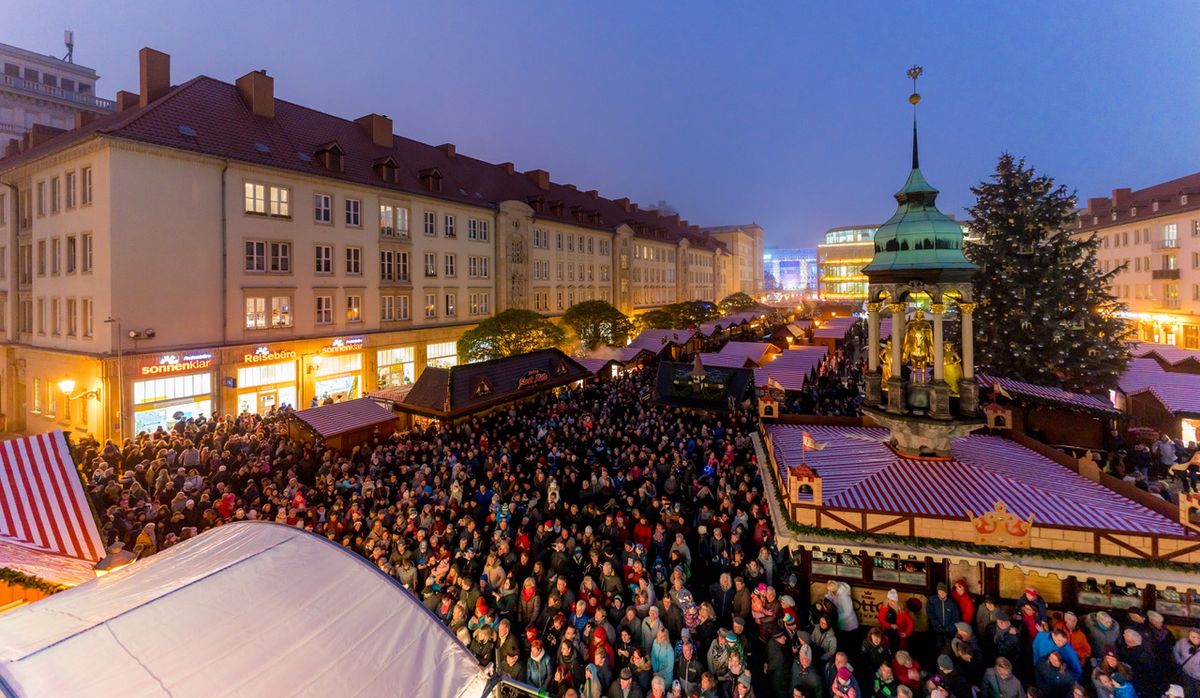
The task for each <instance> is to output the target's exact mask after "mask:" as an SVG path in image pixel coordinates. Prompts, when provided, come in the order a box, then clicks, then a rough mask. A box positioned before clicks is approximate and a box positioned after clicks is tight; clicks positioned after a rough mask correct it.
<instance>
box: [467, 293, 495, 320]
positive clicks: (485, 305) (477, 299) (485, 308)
mask: <svg viewBox="0 0 1200 698" xmlns="http://www.w3.org/2000/svg"><path fill="white" fill-rule="evenodd" d="M490 295H491V294H489V293H486V292H480V293H472V294H471V314H472V315H487V314H488V313H489V312H490V308H489V306H490V305H491V303H490V301H491V299H490V298H489V296H490Z"/></svg>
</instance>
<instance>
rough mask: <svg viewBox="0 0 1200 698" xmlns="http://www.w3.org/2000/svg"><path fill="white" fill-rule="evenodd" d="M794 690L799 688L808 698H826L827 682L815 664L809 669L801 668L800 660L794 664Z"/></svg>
mask: <svg viewBox="0 0 1200 698" xmlns="http://www.w3.org/2000/svg"><path fill="white" fill-rule="evenodd" d="M792 688H799V689H800V692H801V693H803V694H804V695H805V697H806V698H825V693H826V691H825V682H824V681H823V677H822V676H821V670H820V669H818V668H817V665H816V663H815V662H812V663H810V664H809V665H808V668H807V669H805V668H804V667H802V666H800V662H799V660H797V661H794V662H792Z"/></svg>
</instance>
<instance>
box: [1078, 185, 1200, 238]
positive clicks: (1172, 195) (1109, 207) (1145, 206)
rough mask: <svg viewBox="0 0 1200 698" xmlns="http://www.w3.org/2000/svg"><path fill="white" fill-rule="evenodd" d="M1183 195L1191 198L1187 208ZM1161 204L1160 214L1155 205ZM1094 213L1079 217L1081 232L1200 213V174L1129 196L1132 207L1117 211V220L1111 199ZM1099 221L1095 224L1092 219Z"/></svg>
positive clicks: (1082, 214)
mask: <svg viewBox="0 0 1200 698" xmlns="http://www.w3.org/2000/svg"><path fill="white" fill-rule="evenodd" d="M1180 194H1189V196H1188V202H1187V203H1186V204H1183V203H1180V197H1179V195H1180ZM1155 201H1157V202H1158V210H1157V211H1155V210H1154V205H1153V204H1154V202H1155ZM1097 204H1098V205H1097V206H1096V208H1095V210H1085V211H1084V212H1083V213H1081V214H1080V218H1079V220H1080V221H1081V222H1082V225H1081V226H1080V228H1079V230H1081V231H1092V230H1100V229H1102V228H1109V227H1112V226H1117V225H1127V224H1129V223H1132V222H1136V221H1143V220H1149V219H1151V218H1157V217H1159V216H1167V215H1171V214H1174V213H1183V212H1186V211H1194V210H1196V209H1200V172H1197V173H1195V174H1190V175H1186V176H1184V177H1180V178H1178V179H1172V180H1171V181H1169V182H1163V183H1161V184H1155V185H1154V186H1152V187H1146V188H1145V189H1138V190H1137V191H1135V192H1131V193H1130V194H1129V203H1128V204H1127V205H1125V206H1122V207H1120V208H1118V209H1117V219H1116V220H1113V217H1112V213H1113V204H1112V199H1111V198H1106V199H1103V200H1102V201H1100V202H1097ZM1134 207H1136V208H1137V215H1136V216H1134V215H1131V209H1132V208H1134ZM1093 216H1095V217H1096V218H1097V221H1096V223H1095V224H1093V223H1092V217H1093Z"/></svg>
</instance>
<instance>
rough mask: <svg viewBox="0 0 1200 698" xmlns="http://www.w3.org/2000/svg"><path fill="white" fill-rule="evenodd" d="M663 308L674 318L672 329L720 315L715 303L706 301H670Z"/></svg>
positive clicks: (714, 318) (695, 323)
mask: <svg viewBox="0 0 1200 698" xmlns="http://www.w3.org/2000/svg"><path fill="white" fill-rule="evenodd" d="M663 309H664V310H666V311H667V312H668V313H670V314H671V316H672V317H673V318H675V325H674V326H673V329H683V328H685V327H691V326H692V325H699V324H700V323H702V322H709V321H710V320H716V319H717V318H719V317H721V311H720V309H719V308H717V305H716V303H710V302H708V301H683V302H680V303H672V304H671V305H668V306H666V307H665V308H663Z"/></svg>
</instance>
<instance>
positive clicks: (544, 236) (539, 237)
mask: <svg viewBox="0 0 1200 698" xmlns="http://www.w3.org/2000/svg"><path fill="white" fill-rule="evenodd" d="M533 246H534V247H549V246H550V231H549V230H542V229H541V228H534V230H533Z"/></svg>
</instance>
